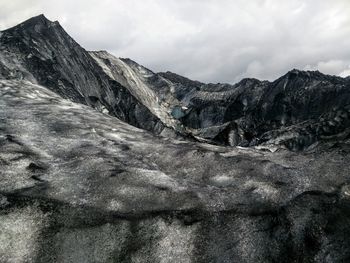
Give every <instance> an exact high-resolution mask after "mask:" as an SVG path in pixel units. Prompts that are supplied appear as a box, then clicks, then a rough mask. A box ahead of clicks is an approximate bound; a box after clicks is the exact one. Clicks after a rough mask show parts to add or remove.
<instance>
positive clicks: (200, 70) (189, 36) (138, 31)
mask: <svg viewBox="0 0 350 263" xmlns="http://www.w3.org/2000/svg"><path fill="white" fill-rule="evenodd" d="M40 13H44V14H45V15H46V16H47V17H48V18H49V19H51V20H59V21H60V22H61V24H62V25H63V26H64V27H65V28H66V30H67V31H68V33H70V34H71V35H72V36H73V37H74V38H75V39H76V40H77V41H78V42H79V43H80V44H81V45H82V46H83V47H85V48H86V49H89V50H99V49H106V50H108V51H110V52H111V53H113V54H114V55H116V56H120V57H130V58H132V59H133V60H136V61H137V62H139V63H141V64H143V65H145V66H147V67H149V68H151V69H152V70H154V71H166V70H171V71H174V72H176V73H179V74H182V75H185V76H187V77H190V78H193V79H198V80H201V81H207V82H231V83H232V82H236V81H239V80H240V79H241V78H244V77H255V78H260V79H269V80H272V79H275V78H276V77H278V76H280V75H282V74H284V73H285V72H287V71H288V70H290V69H292V68H299V69H311V70H316V69H318V70H320V71H322V72H324V73H327V74H334V75H342V76H346V75H348V74H349V72H350V52H349V51H348V47H349V46H350V37H349V36H350V16H349V15H348V14H350V2H349V1H348V0H332V1H319V0H308V1H305V0H293V1H287V0H254V1H253V0H252V1H244V0H237V1H230V0H221V1H214V0H186V1H185V0H177V1H176V0H143V1H137V0H128V1H125V0H114V1H112V0H99V1H92V0H84V1H83V0H76V1H71V0H70V1H68V0H61V1H53V0H32V1H25V0H12V1H6V2H5V1H2V3H0V29H5V28H7V27H10V26H13V25H15V24H17V23H19V22H21V21H22V20H25V19H27V18H29V17H31V16H34V15H37V14H40Z"/></svg>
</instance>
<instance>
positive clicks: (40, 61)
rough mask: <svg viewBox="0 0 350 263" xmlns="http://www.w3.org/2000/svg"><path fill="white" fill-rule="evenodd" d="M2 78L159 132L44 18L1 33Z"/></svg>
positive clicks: (125, 92) (154, 119)
mask: <svg viewBox="0 0 350 263" xmlns="http://www.w3.org/2000/svg"><path fill="white" fill-rule="evenodd" d="M0 77H3V78H8V79H26V80H28V81H31V82H32V83H38V84H41V85H45V86H46V87H48V88H49V89H51V90H52V91H54V92H56V93H57V94H59V95H61V96H62V97H63V98H68V99H71V100H72V101H74V102H78V103H82V104H86V105H90V106H92V107H94V108H96V109H98V110H100V111H102V112H105V113H109V114H111V115H113V116H116V117H118V118H119V119H121V120H124V121H126V122H128V123H130V124H132V125H134V126H136V127H140V128H143V129H146V130H151V131H154V132H156V133H159V132H160V131H161V130H162V123H161V121H160V120H159V119H158V118H157V117H156V116H154V115H153V114H152V113H151V112H150V111H149V110H148V109H147V108H146V107H145V106H144V105H143V104H141V103H140V102H139V101H138V100H137V99H136V98H135V97H134V96H133V95H132V94H130V92H129V91H128V90H127V89H126V88H125V87H123V86H121V85H120V84H119V83H117V82H116V81H113V80H112V79H110V78H109V76H108V75H106V74H104V72H103V70H102V69H101V68H100V67H99V65H98V64H97V63H96V62H95V60H94V59H93V58H92V57H91V56H90V55H89V53H88V52H87V51H86V50H84V49H83V48H82V47H81V46H80V45H79V44H77V43H76V42H75V41H74V40H73V39H72V38H71V37H70V36H69V35H68V34H67V33H66V32H65V31H64V29H63V28H62V27H61V26H60V24H59V23H58V22H51V21H49V20H48V19H46V18H45V17H44V16H43V15H40V16H37V17H33V18H31V19H29V20H27V21H25V22H23V23H21V24H19V25H17V26H15V27H13V28H10V29H7V30H5V31H2V32H1V38H0Z"/></svg>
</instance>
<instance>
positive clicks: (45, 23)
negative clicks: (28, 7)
mask: <svg viewBox="0 0 350 263" xmlns="http://www.w3.org/2000/svg"><path fill="white" fill-rule="evenodd" d="M55 25H59V23H58V21H55V22H52V21H51V20H49V19H47V18H46V17H45V15H44V14H40V15H37V16H34V17H32V18H29V19H27V20H25V21H24V22H22V23H20V24H18V25H16V26H14V27H12V28H9V29H7V30H13V29H19V28H22V29H23V28H35V27H38V26H39V27H41V28H42V27H46V28H48V27H51V26H55Z"/></svg>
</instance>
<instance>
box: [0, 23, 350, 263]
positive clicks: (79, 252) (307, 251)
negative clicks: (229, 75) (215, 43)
mask: <svg viewBox="0 0 350 263" xmlns="http://www.w3.org/2000/svg"><path fill="white" fill-rule="evenodd" d="M35 42H36V44H35ZM50 52H51V55H52V52H55V56H51V55H50ZM28 56H29V58H28ZM33 57H34V59H33ZM31 59H33V60H31ZM54 61H56V62H54ZM85 74H86V76H84V75H85ZM0 75H1V77H0V178H1V180H0V262H84V263H85V262H347V261H349V259H350V243H349V240H348V236H349V234H350V224H349V215H350V178H349V169H348V164H349V152H350V136H349V78H345V79H344V78H338V77H333V76H327V75H323V74H321V73H319V72H303V71H297V70H293V71H291V72H289V73H287V74H286V75H285V76H283V77H281V78H280V79H278V80H276V81H274V82H267V81H258V80H255V79H245V80H242V81H241V82H240V83H237V84H235V85H228V84H204V83H200V82H198V81H192V80H189V79H186V78H184V77H182V76H179V75H176V74H174V73H171V72H165V73H154V72H152V71H150V70H148V69H146V68H144V67H142V66H140V65H138V64H137V63H136V62H133V61H131V60H129V59H118V58H115V57H113V56H112V55H110V54H108V53H106V52H86V51H85V50H84V49H83V48H81V47H80V46H79V45H78V44H76V43H75V42H74V40H72V39H71V38H70V37H69V36H68V35H67V34H66V33H65V32H64V30H63V29H62V28H61V27H60V26H59V24H58V23H56V22H50V21H48V20H47V19H46V18H45V17H43V16H39V17H35V18H32V19H30V20H28V21H26V22H24V23H22V24H20V25H18V26H16V27H14V28H12V29H9V30H5V31H2V32H1V33H0ZM107 113H108V114H107ZM116 117H117V118H116ZM126 122H127V123H129V124H131V125H133V126H137V127H140V128H142V129H138V128H136V127H133V126H130V125H129V124H127V123H126ZM145 130H147V131H145ZM148 131H152V132H153V133H158V134H159V133H160V134H161V135H163V136H155V135H154V134H152V133H150V132H148ZM176 134H177V136H178V137H177V138H178V139H180V140H178V139H174V138H172V137H175V136H174V135H176ZM191 138H192V139H191ZM195 140H197V142H196V141H195ZM198 141H201V142H198ZM214 144H222V145H221V146H219V145H214ZM227 144H231V145H237V144H238V145H242V146H250V147H227V146H226V147H224V146H223V145H227ZM290 149H291V150H293V151H290ZM300 150H302V151H300ZM295 151H297V152H295Z"/></svg>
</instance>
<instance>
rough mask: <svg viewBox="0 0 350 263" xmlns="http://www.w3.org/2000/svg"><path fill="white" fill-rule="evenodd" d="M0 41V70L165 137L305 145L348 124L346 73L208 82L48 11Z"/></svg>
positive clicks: (295, 73) (301, 73) (297, 73)
mask: <svg viewBox="0 0 350 263" xmlns="http://www.w3.org/2000/svg"><path fill="white" fill-rule="evenodd" d="M0 43H1V46H0V48H1V50H0V51H1V52H0V76H2V77H4V78H14V79H18V78H20V79H27V80H29V81H31V82H33V83H38V84H42V85H45V86H46V87H48V88H50V89H51V90H53V91H55V92H56V93H58V94H60V95H61V96H63V97H64V98H69V99H71V100H73V101H74V102H79V103H83V104H87V105H90V106H92V107H94V108H95V109H98V110H100V111H103V112H106V113H109V114H111V115H112V116H116V117H118V118H119V119H121V120H123V121H126V122H128V123H129V124H131V125H134V126H136V127H140V128H143V129H146V130H149V131H152V132H154V133H156V134H160V133H161V134H162V135H164V136H174V133H175V134H178V135H182V137H186V138H196V139H197V140H200V141H206V142H209V143H214V144H221V145H231V146H235V145H240V146H245V147H247V146H257V145H260V146H263V145H271V144H273V145H277V146H278V147H280V146H284V147H287V148H288V149H291V150H303V149H305V148H307V147H309V146H310V145H312V144H313V143H315V142H318V141H320V140H323V139H324V138H329V137H330V136H336V135H337V134H340V133H343V132H346V130H347V129H348V128H349V126H350V117H349V116H350V106H349V100H350V99H349V98H350V92H349V90H350V89H349V86H350V81H349V79H348V78H340V77H334V76H327V75H324V74H322V73H320V72H317V71H316V72H312V71H307V72H304V71H298V70H292V71H290V72H288V73H287V74H286V75H284V76H282V77H281V78H279V79H277V80H276V81H274V82H268V81H259V80H256V79H244V80H242V81H241V82H239V83H237V84H234V85H229V84H204V83H200V82H198V81H192V80H189V79H186V78H184V77H182V76H179V75H176V74H174V73H171V72H165V73H154V72H152V71H151V70H149V69H147V68H145V67H143V66H141V65H139V64H137V63H136V62H134V61H132V60H130V59H120V58H116V57H114V56H113V55H111V54H109V53H107V52H105V51H99V52H87V51H85V50H84V49H83V48H82V47H80V46H79V45H78V44H77V43H76V42H75V41H74V40H73V39H72V38H71V37H70V36H69V35H68V34H67V33H66V32H65V31H64V30H63V28H62V27H61V26H60V25H59V23H58V22H51V21H49V20H47V19H46V18H45V17H44V16H43V15H41V16H38V17H34V18H31V19H29V20H28V21H25V22H24V23H22V24H20V25H18V26H15V27H14V28H11V29H8V30H5V31H3V32H2V37H1V38H0Z"/></svg>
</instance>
